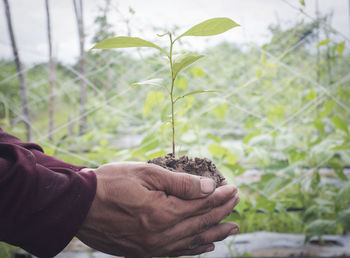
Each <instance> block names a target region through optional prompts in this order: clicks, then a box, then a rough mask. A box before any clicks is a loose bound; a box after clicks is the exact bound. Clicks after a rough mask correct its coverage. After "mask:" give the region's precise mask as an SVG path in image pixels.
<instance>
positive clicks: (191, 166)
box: [148, 153, 225, 187]
mask: <svg viewBox="0 0 350 258" xmlns="http://www.w3.org/2000/svg"><path fill="white" fill-rule="evenodd" d="M148 163H153V164H156V165H158V166H161V167H163V168H165V169H168V170H170V171H173V172H181V173H188V174H192V175H196V176H205V177H209V178H211V179H213V180H214V182H215V183H216V187H219V186H220V184H221V183H222V182H223V181H224V180H225V178H224V177H223V175H222V174H221V173H220V171H219V170H218V169H217V168H216V166H215V164H214V163H213V162H212V161H211V160H210V159H207V158H197V157H196V158H194V159H193V158H189V157H188V156H182V157H180V158H178V159H177V158H174V157H173V155H172V154H171V153H169V154H167V155H165V157H158V158H155V159H152V160H149V161H148Z"/></svg>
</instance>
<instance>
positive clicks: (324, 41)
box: [317, 39, 331, 47]
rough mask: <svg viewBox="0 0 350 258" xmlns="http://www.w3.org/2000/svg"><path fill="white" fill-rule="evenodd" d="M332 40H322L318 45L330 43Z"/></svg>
mask: <svg viewBox="0 0 350 258" xmlns="http://www.w3.org/2000/svg"><path fill="white" fill-rule="evenodd" d="M330 42H331V40H330V39H325V40H322V41H320V42H318V44H317V47H320V46H323V45H327V44H329V43H330Z"/></svg>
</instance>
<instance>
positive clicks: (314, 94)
mask: <svg viewBox="0 0 350 258" xmlns="http://www.w3.org/2000/svg"><path fill="white" fill-rule="evenodd" d="M316 97H317V94H316V92H315V91H314V90H310V92H309V94H308V95H307V96H306V99H307V100H313V99H315V98H316Z"/></svg>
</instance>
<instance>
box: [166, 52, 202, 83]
mask: <svg viewBox="0 0 350 258" xmlns="http://www.w3.org/2000/svg"><path fill="white" fill-rule="evenodd" d="M202 57H204V56H203V55H196V56H185V57H184V58H182V59H181V60H179V61H175V62H174V64H173V78H174V79H175V78H176V76H177V74H178V73H179V72H180V71H181V70H182V69H184V68H185V67H187V66H189V65H190V64H193V63H194V62H196V61H197V60H198V59H200V58H202Z"/></svg>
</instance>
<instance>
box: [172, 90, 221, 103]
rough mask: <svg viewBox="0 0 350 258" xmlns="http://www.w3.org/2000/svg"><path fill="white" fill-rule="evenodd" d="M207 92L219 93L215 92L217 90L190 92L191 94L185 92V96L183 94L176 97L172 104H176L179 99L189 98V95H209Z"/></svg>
mask: <svg viewBox="0 0 350 258" xmlns="http://www.w3.org/2000/svg"><path fill="white" fill-rule="evenodd" d="M209 92H216V93H218V92H219V91H217V90H194V91H191V92H187V93H186V94H184V95H182V96H180V97H177V98H176V99H175V100H174V103H176V101H178V100H179V99H182V98H184V97H187V96H190V95H194V94H200V93H209Z"/></svg>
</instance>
